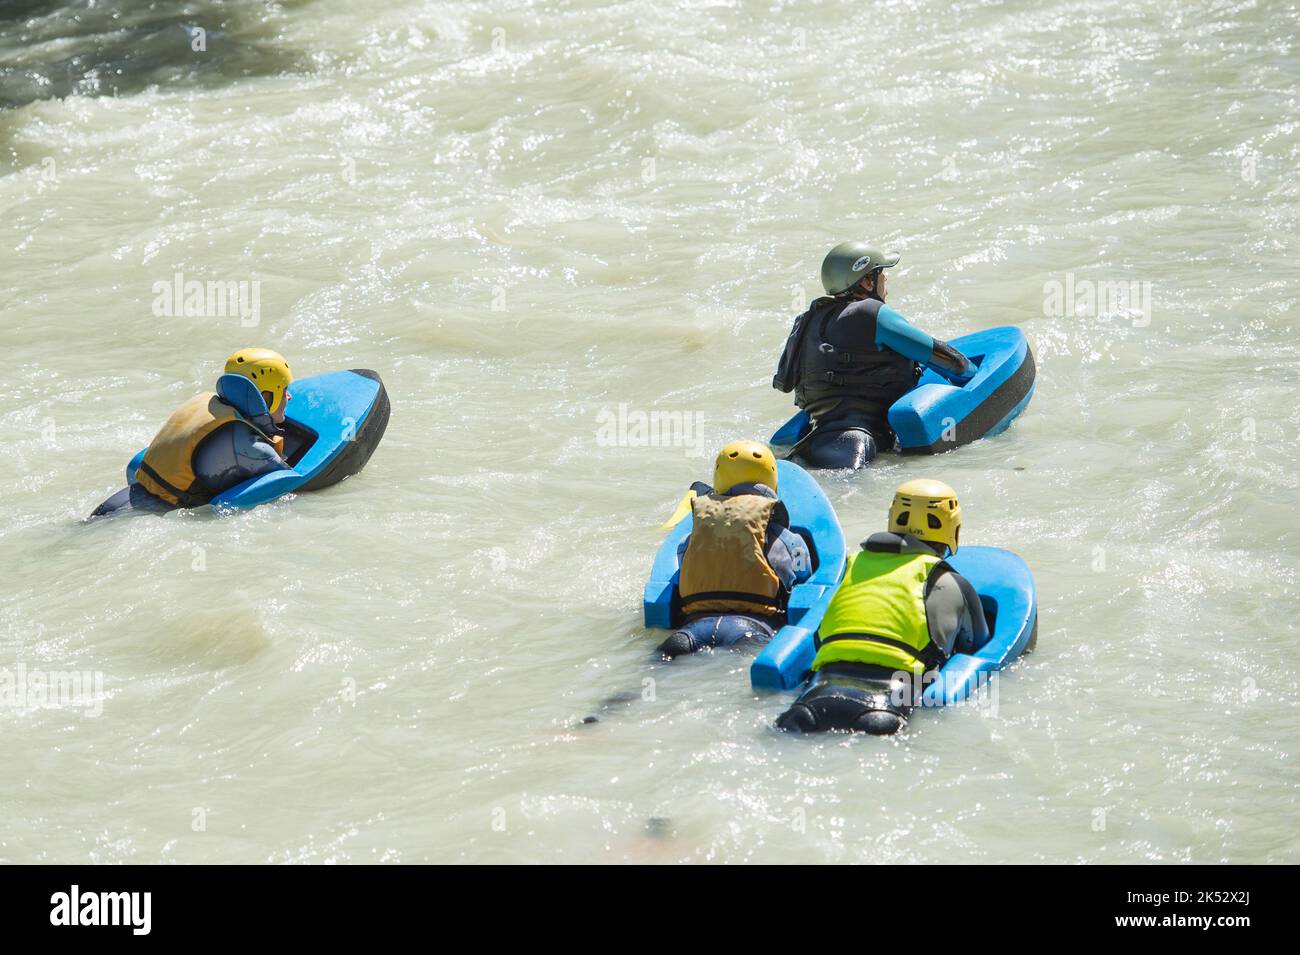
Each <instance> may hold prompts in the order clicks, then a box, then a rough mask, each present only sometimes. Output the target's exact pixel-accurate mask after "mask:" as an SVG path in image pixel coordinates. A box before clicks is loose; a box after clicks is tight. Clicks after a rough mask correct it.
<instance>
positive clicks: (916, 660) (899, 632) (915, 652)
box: [812, 550, 940, 676]
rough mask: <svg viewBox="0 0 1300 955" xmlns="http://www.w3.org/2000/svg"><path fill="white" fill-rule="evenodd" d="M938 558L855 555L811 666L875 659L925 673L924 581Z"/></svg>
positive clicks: (873, 661) (829, 610)
mask: <svg viewBox="0 0 1300 955" xmlns="http://www.w3.org/2000/svg"><path fill="white" fill-rule="evenodd" d="M939 561H940V559H939V558H938V557H937V556H934V555H932V554H882V553H877V552H874V551H868V550H863V551H859V552H858V553H856V554H853V555H851V556H850V557H849V560H848V566H847V567H845V569H844V580H843V581H842V582H841V583H840V586H839V589H838V590H836V591H835V596H834V597H832V598H831V603H830V606H829V607H827V608H826V615H825V616H824V617H823V618H822V623H821V626H820V627H818V630H817V632H818V649H817V656H816V657H815V658H814V659H813V665H812V668H813V669H814V670H820V669H821V668H822V667H823V666H825V665H826V664H828V663H871V664H876V665H878V666H884V667H889V668H890V669H893V670H911V671H913V672H914V673H916V674H917V675H918V676H919V675H920V674H921V673H923V672H924V671H925V670H926V669H927V662H929V661H928V659H926V658H928V657H929V654H926V653H925V650H926V648H927V647H929V646H930V628H929V625H928V624H927V622H926V618H925V582H926V581H927V580H928V579H929V577H930V572H931V571H932V570H934V567H935V565H936V564H938V563H939Z"/></svg>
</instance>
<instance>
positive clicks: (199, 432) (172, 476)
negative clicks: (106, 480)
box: [135, 391, 270, 507]
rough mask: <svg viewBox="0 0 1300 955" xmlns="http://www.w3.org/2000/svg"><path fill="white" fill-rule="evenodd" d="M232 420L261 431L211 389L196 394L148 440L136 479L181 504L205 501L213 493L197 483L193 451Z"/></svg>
mask: <svg viewBox="0 0 1300 955" xmlns="http://www.w3.org/2000/svg"><path fill="white" fill-rule="evenodd" d="M231 421H242V422H243V423H244V424H246V425H248V427H250V428H253V430H254V431H257V433H258V434H262V432H261V431H259V430H258V429H257V428H255V427H254V426H253V425H252V424H251V423H250V422H248V421H247V420H246V419H244V418H242V417H241V416H240V414H239V412H238V411H236V410H235V409H234V408H232V407H231V406H230V405H228V404H226V403H225V402H224V401H222V400H221V399H220V398H218V397H217V396H216V394H214V393H213V392H211V391H205V392H204V393H203V394H201V395H195V396H194V397H193V398H191V399H190V400H189V401H187V402H185V404H183V405H181V406H180V407H179V408H177V409H176V410H175V411H174V412H172V416H171V417H170V418H168V419H167V421H166V422H165V423H164V424H163V426H162V428H161V429H160V430H159V432H158V433H157V434H156V435H155V436H154V439H153V440H152V441H150V442H149V448H148V450H146V451H145V453H144V459H143V460H141V462H140V469H139V470H138V471H136V473H135V479H136V480H137V481H138V482H139V483H140V486H141V487H143V488H144V489H145V490H146V491H148V492H149V493H150V494H152V495H154V496H155V497H160V498H162V499H163V500H164V501H166V502H167V503H169V504H179V505H180V506H181V507H198V506H200V505H202V504H206V503H207V502H208V501H210V500H212V495H211V494H209V493H208V492H207V490H206V489H204V488H203V487H202V486H201V485H200V484H199V479H198V475H196V474H195V473H194V452H195V451H196V450H197V449H198V446H199V444H200V443H201V442H202V441H203V439H204V438H206V437H207V436H208V435H210V434H211V433H212V432H213V431H216V430H217V429H218V428H220V427H221V426H222V425H225V424H229V423H230V422H231ZM263 437H266V436H265V435H263ZM268 440H270V439H268Z"/></svg>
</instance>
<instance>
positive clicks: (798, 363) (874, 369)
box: [772, 297, 972, 469]
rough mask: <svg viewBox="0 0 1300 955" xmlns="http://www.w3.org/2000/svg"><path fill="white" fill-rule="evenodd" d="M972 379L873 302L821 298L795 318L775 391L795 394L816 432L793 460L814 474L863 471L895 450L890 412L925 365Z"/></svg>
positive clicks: (954, 358)
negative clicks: (814, 470)
mask: <svg viewBox="0 0 1300 955" xmlns="http://www.w3.org/2000/svg"><path fill="white" fill-rule="evenodd" d="M922 364H924V365H926V366H927V367H930V368H933V369H935V370H936V371H937V372H939V373H940V374H943V375H945V376H948V377H950V378H951V379H952V380H954V381H964V380H967V379H968V378H969V375H970V373H971V370H972V369H971V365H970V363H969V362H968V361H967V360H966V358H965V356H964V355H962V354H961V353H960V352H958V351H957V350H956V349H955V348H953V347H952V346H951V345H948V344H947V343H946V342H942V341H939V340H937V339H935V338H932V337H931V336H929V335H927V334H925V333H924V332H922V331H921V330H920V329H918V328H916V327H914V326H913V325H911V324H909V323H908V321H907V320H906V319H905V318H903V316H902V315H900V314H899V313H898V312H897V311H895V310H894V309H893V308H891V307H890V306H889V305H886V304H885V303H884V302H882V301H880V300H879V299H875V298H864V299H851V298H845V297H839V298H819V299H817V300H815V301H814V302H813V303H812V304H811V305H810V306H809V307H808V311H806V312H804V313H803V314H802V315H800V316H799V317H798V318H796V319H795V322H794V328H793V329H792V330H791V332H790V337H789V338H788V339H787V341H786V346H785V351H784V352H783V353H782V355H781V360H780V362H779V364H778V366H777V372H776V376H775V377H774V378H773V380H772V385H773V387H775V388H776V389H777V390H779V391H783V392H787V393H788V392H791V391H793V392H794V395H795V404H797V405H798V406H799V407H800V408H802V409H804V410H805V411H807V412H808V414H809V415H810V416H811V418H812V422H813V430H812V432H811V434H809V435H808V436H806V437H805V438H804V439H803V440H802V441H800V442H799V444H798V445H797V446H796V448H795V451H794V453H793V455H792V456H793V457H795V458H797V459H799V460H800V461H802V462H803V463H804V464H806V465H808V466H810V467H815V468H854V469H857V468H861V467H865V466H866V465H867V464H870V463H871V461H872V460H873V459H874V458H875V456H876V454H877V453H878V452H879V451H887V450H892V449H893V447H894V443H895V440H894V432H893V430H892V429H891V428H890V427H889V407H890V405H892V404H893V403H894V402H895V401H897V400H898V399H899V398H901V397H902V396H903V395H905V394H906V393H907V392H908V391H910V390H912V388H914V387H915V386H916V381H917V378H918V376H919V375H920V373H921V365H922Z"/></svg>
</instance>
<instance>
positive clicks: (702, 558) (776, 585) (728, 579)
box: [677, 494, 782, 616]
mask: <svg viewBox="0 0 1300 955" xmlns="http://www.w3.org/2000/svg"><path fill="white" fill-rule="evenodd" d="M778 503H779V502H778V501H776V500H775V499H773V498H769V497H762V496H761V495H758V494H738V495H736V496H734V497H726V496H724V495H721V494H710V495H708V496H706V497H697V498H695V500H694V501H693V502H692V503H691V514H692V527H691V540H690V543H689V544H687V546H686V553H685V554H684V555H682V569H681V574H680V576H679V578H678V585H677V589H678V593H680V594H681V598H682V612H683V613H685V614H688V615H689V614H695V613H752V614H759V615H763V616H770V615H773V614H777V613H780V611H781V602H780V595H781V590H782V587H781V578H780V577H778V576H777V574H776V571H774V570H773V569H772V565H771V564H769V563H768V561H767V554H766V549H767V547H766V545H767V525H768V521H770V520H771V518H772V511H773V509H774V508H775V507H776V506H777V505H778Z"/></svg>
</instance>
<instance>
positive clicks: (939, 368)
mask: <svg viewBox="0 0 1300 955" xmlns="http://www.w3.org/2000/svg"><path fill="white" fill-rule="evenodd" d="M876 347H877V348H888V349H889V350H890V351H895V352H898V354H900V355H902V356H903V357H904V358H910V359H912V361H919V362H920V363H921V364H923V365H925V367H927V368H929V369H931V370H933V371H935V372H937V373H938V374H940V375H943V377H945V378H947V379H948V380H949V381H951V382H952V383H953V384H955V385H964V384H965V383H966V382H968V381H970V379H971V376H972V375H974V374H975V366H974V365H972V364H971V363H970V362H969V361H968V360H967V359H966V356H965V355H963V354H962V353H961V352H959V351H958V350H957V349H955V348H953V347H952V346H951V345H949V344H948V343H947V342H942V341H939V340H938V339H937V338H931V337H930V336H929V335H927V334H926V333H925V332H923V331H921V330H920V329H919V328H917V327H916V326H914V325H911V324H909V323H908V321H907V319H905V318H904V317H903V316H902V315H900V314H899V313H898V312H896V311H894V310H893V309H892V308H890V307H889V306H888V305H881V306H880V311H879V313H878V314H877V315H876Z"/></svg>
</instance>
